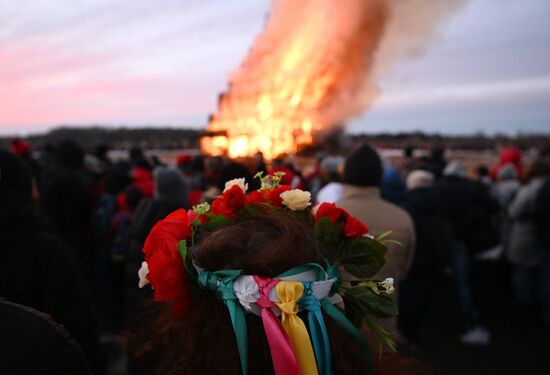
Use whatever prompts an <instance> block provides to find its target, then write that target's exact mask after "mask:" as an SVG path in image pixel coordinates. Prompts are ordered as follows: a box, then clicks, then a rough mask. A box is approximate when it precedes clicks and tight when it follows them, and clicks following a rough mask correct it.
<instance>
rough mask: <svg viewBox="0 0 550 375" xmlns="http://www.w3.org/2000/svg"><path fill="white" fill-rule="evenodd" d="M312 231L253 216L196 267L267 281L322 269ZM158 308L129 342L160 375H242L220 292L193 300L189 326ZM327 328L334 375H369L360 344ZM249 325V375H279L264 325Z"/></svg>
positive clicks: (220, 238)
mask: <svg viewBox="0 0 550 375" xmlns="http://www.w3.org/2000/svg"><path fill="white" fill-rule="evenodd" d="M312 225H313V223H306V222H304V221H303V220H299V219H297V218H296V217H295V216H294V215H292V214H288V213H274V214H270V215H261V216H252V217H250V219H249V220H246V221H243V222H241V223H237V224H235V225H231V226H229V227H225V228H222V229H219V230H217V231H215V232H212V233H209V234H207V235H205V237H204V238H203V239H201V240H199V245H198V246H197V247H196V248H195V249H194V250H193V262H194V263H195V264H197V265H199V266H200V267H202V268H204V269H206V270H225V269H242V270H243V272H244V274H248V275H258V276H261V277H268V278H274V277H275V276H277V275H279V274H281V273H282V272H284V271H287V270H289V269H291V268H293V267H296V266H299V265H304V264H308V263H319V264H322V262H323V256H322V255H321V250H320V244H319V243H318V241H317V240H316V239H315V237H314V235H313V230H312ZM163 305H164V304H163ZM151 308H152V310H151V311H150V312H149V313H148V315H146V316H144V317H141V318H140V321H139V323H138V324H139V327H140V329H138V330H136V331H135V332H134V334H133V336H130V338H129V348H130V351H131V352H133V353H141V352H143V351H147V350H149V353H148V354H147V355H145V356H144V359H145V360H146V361H151V362H154V363H155V366H156V368H155V370H156V371H157V373H162V374H199V373H204V374H222V373H224V374H239V373H241V364H240V360H239V354H238V350H237V347H236V345H235V334H234V332H233V328H232V326H231V320H230V318H229V314H228V313H227V308H226V306H224V304H223V302H222V301H220V299H219V298H217V297H216V294H215V293H214V292H211V293H208V294H201V295H198V296H197V297H195V296H194V297H193V308H192V309H190V310H189V313H188V315H187V316H185V318H184V319H175V318H174V317H173V316H172V311H171V309H170V306H151ZM300 314H301V313H300ZM143 318H145V319H150V320H149V321H143ZM325 323H326V327H327V331H328V334H329V337H330V340H331V352H332V357H333V359H332V363H333V367H334V373H336V374H350V375H351V374H367V373H368V368H369V366H368V362H367V360H366V358H365V357H364V356H363V352H361V349H360V347H359V346H358V345H357V344H356V343H355V341H354V339H353V337H351V336H350V335H349V334H348V333H347V332H345V331H344V330H342V329H341V328H340V326H338V325H337V324H336V323H335V322H334V321H332V320H331V319H330V318H329V317H328V316H325ZM246 326H247V332H248V369H249V373H250V374H274V369H273V365H272V359H271V356H270V349H269V344H268V342H267V339H266V335H265V332H264V327H263V325H262V319H261V318H259V317H258V316H255V315H254V314H247V315H246Z"/></svg>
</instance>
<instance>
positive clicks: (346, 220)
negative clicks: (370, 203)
mask: <svg viewBox="0 0 550 375" xmlns="http://www.w3.org/2000/svg"><path fill="white" fill-rule="evenodd" d="M323 217H326V218H328V219H329V220H330V221H332V222H333V223H335V224H336V223H342V224H344V226H343V228H342V230H343V232H344V235H345V236H346V237H349V238H360V237H362V236H363V235H365V234H367V233H368V232H369V229H368V228H367V226H366V225H365V224H363V223H362V222H361V221H360V220H359V219H357V218H356V217H353V216H351V215H350V214H349V213H348V212H347V211H346V210H344V209H342V208H340V207H337V206H336V205H335V204H334V203H322V204H321V205H320V206H319V208H318V209H317V213H316V214H315V221H319V220H320V219H321V218H323Z"/></svg>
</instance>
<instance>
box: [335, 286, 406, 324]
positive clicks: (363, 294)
mask: <svg viewBox="0 0 550 375" xmlns="http://www.w3.org/2000/svg"><path fill="white" fill-rule="evenodd" d="M344 293H345V296H346V303H349V304H351V306H353V309H354V310H357V312H358V313H359V314H360V315H366V314H369V315H372V316H375V317H377V318H391V317H392V316H396V315H397V314H398V310H397V306H396V304H395V302H394V301H393V300H392V299H391V298H390V297H389V296H387V295H382V294H376V293H374V292H373V291H372V290H371V289H370V288H369V287H367V286H366V285H357V286H352V287H349V288H345V289H344Z"/></svg>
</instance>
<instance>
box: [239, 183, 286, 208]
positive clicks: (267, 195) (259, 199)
mask: <svg viewBox="0 0 550 375" xmlns="http://www.w3.org/2000/svg"><path fill="white" fill-rule="evenodd" d="M291 189H292V188H291V187H290V186H288V185H282V186H277V187H274V188H271V189H265V190H256V191H253V192H252V193H250V194H248V196H247V197H246V200H247V203H249V204H260V203H267V204H270V205H272V206H273V207H277V208H278V207H281V203H282V202H283V198H281V193H283V192H285V191H288V190H291Z"/></svg>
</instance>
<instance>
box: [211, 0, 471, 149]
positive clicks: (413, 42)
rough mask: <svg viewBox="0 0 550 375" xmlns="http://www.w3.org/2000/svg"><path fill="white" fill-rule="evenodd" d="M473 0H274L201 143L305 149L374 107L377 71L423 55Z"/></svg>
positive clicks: (215, 145)
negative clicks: (467, 1)
mask: <svg viewBox="0 0 550 375" xmlns="http://www.w3.org/2000/svg"><path fill="white" fill-rule="evenodd" d="M464 3H465V0H438V1H436V2H434V1H433V0H399V1H396V0H299V1H298V0H273V4H272V9H271V16H270V18H269V21H268V23H267V25H266V28H265V30H264V31H263V32H262V33H261V34H260V35H259V36H258V37H257V39H256V41H255V43H254V45H253V48H252V50H251V51H250V53H249V54H248V56H247V57H246V58H245V60H244V62H243V63H242V65H241V66H240V67H239V68H238V69H237V70H236V71H235V72H233V74H232V75H231V77H230V84H229V88H228V90H227V92H225V93H224V94H222V95H221V96H220V100H219V108H218V112H217V113H216V114H215V115H213V116H212V118H211V121H210V123H209V124H208V131H210V132H212V133H211V134H218V135H217V136H212V137H204V138H203V139H202V142H201V147H202V149H203V151H205V152H206V153H210V154H212V155H221V154H227V155H228V156H230V157H240V156H249V155H253V154H254V153H256V152H258V151H261V152H262V153H263V154H264V157H265V158H266V159H273V158H275V157H277V156H278V155H280V154H284V153H292V152H296V151H297V150H298V149H299V148H300V147H302V146H305V145H308V144H311V143H312V142H313V141H314V138H315V136H316V135H317V134H319V133H320V132H321V131H323V130H328V129H330V128H332V127H335V126H341V125H342V124H343V122H344V121H346V120H347V119H349V118H350V117H352V116H355V115H358V114H360V113H361V112H363V111H364V110H365V109H367V108H368V107H369V105H371V103H372V102H373V100H374V98H375V97H376V96H377V93H378V87H377V84H376V81H377V77H375V76H376V75H380V74H381V72H382V71H385V70H387V69H388V67H390V66H391V65H392V63H393V61H394V60H396V59H399V58H403V57H414V56H417V55H418V54H419V53H420V52H422V51H423V49H424V47H425V45H426V43H427V42H428V43H429V41H430V40H431V39H432V38H431V36H432V34H433V31H434V30H436V29H438V28H439V26H440V25H441V24H442V22H443V21H445V20H446V19H447V18H448V16H449V15H450V14H451V13H452V11H453V10H455V9H458V8H460V6H461V5H463V4H464Z"/></svg>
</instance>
